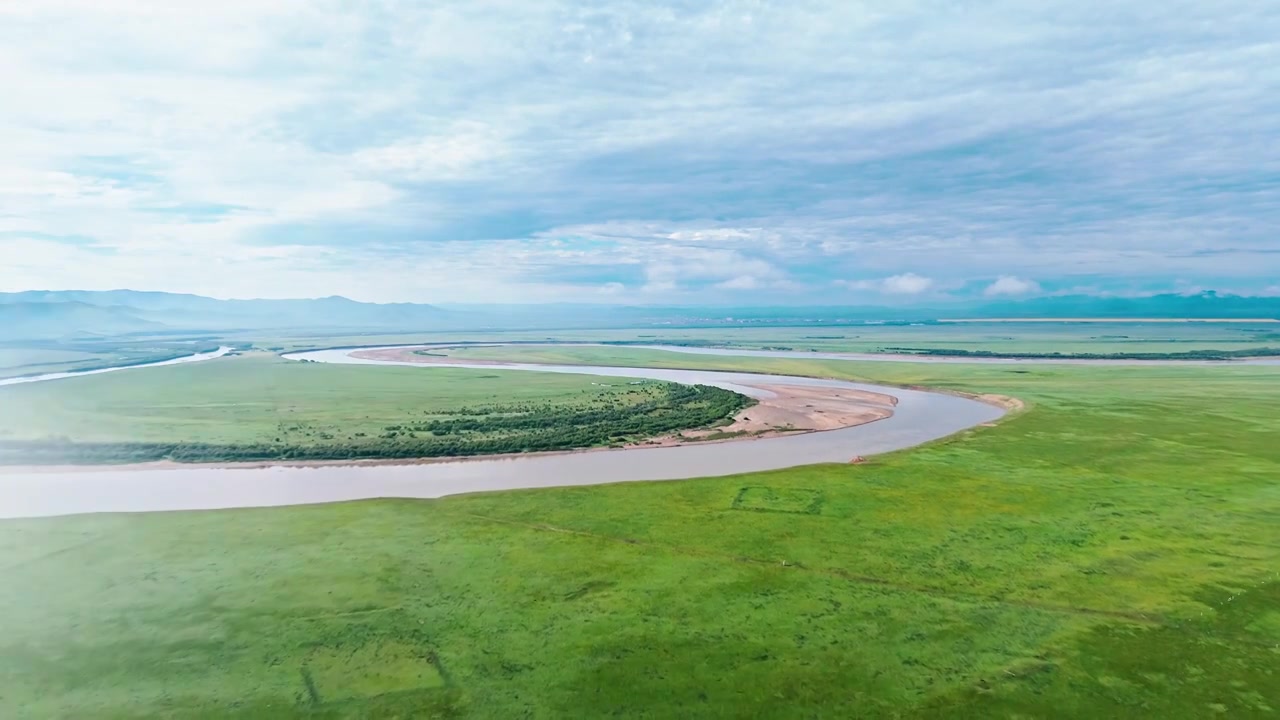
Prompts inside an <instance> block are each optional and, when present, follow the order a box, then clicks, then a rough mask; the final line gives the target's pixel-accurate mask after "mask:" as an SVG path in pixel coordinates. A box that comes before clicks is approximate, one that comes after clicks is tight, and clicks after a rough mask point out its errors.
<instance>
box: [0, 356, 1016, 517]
mask: <svg viewBox="0 0 1280 720" xmlns="http://www.w3.org/2000/svg"><path fill="white" fill-rule="evenodd" d="M352 352H354V350H353V349H342V350H320V351H315V352H308V353H296V354H293V355H289V356H287V357H290V358H292V359H298V360H311V361H313V362H337V363H348V364H359V365H410V366H413V367H418V368H421V369H422V370H423V372H428V371H429V368H431V367H440V365H421V364H416V363H401V362H393V361H377V360H366V359H360V358H353V357H351V355H350V354H351V353H352ZM454 366H455V367H475V368H483V369H484V370H487V371H532V372H555V373H573V374H588V375H603V376H610V377H626V378H647V379H654V380H670V381H674V382H683V383H701V384H705V385H715V386H717V387H722V388H726V389H730V390H735V391H738V392H743V393H746V394H750V395H754V396H757V397H760V396H762V395H765V394H767V391H764V390H760V389H758V388H756V387H752V386H753V385H757V384H760V385H768V384H789V385H810V386H819V387H845V388H855V389H859V390H868V391H872V392H879V393H884V394H886V395H892V396H894V397H896V398H898V405H897V407H896V408H895V410H894V415H893V416H892V417H890V418H887V419H885V420H880V421H877V422H873V423H869V424H866V425H859V426H856V427H852V428H846V429H843V430H832V431H828V432H821V433H809V434H805V435H792V436H784V437H776V438H765V439H758V440H743V441H739V442H728V443H715V444H701V445H697V444H695V445H684V446H678V447H661V448H627V449H620V450H602V451H590V452H577V453H565V454H549V455H529V456H519V457H513V458H502V459H492V458H491V459H474V460H462V461H451V462H441V463H431V464H420V465H362V466H333V465H329V466H316V467H265V468H227V467H177V468H174V467H162V468H146V467H124V468H49V469H37V470H22V471H20V472H18V471H4V470H2V469H0V517H34V516H45V515H66V514H75V513H92V512H145V511H159V510H193V509H212V508H231V507H261V506H276V505H300V504H307V503H323V502H335V501H341V500H356V499H362V498H375V497H407V498H436V497H442V496H445V495H454V494H459V493H468V492H480V491H488V490H509V489H515V488H540V487H559V486H569V485H596V484H601V483H613V482H629V481H637V480H677V479H682V478H691V477H703V476H715V475H729V474H734V473H744V472H753V471H759V470H773V469H778V468H786V467H793V466H796V465H807V464H812V463H823V462H847V461H848V460H849V459H851V458H852V457H854V456H855V455H870V454H874V453H883V452H889V451H892V450H900V449H903V448H908V447H912V446H915V445H919V444H921V443H924V442H928V441H930V440H934V439H937V438H940V437H944V436H947V435H950V434H952V433H955V432H958V431H960V430H963V429H965V428H969V427H972V426H975V425H978V424H980V423H984V422H990V421H992V420H995V419H997V418H999V417H1000V416H1001V415H1003V412H1004V411H1002V410H1001V409H999V408H996V407H993V406H991V405H986V404H984V403H980V402H977V401H974V400H969V399H965V398H960V397H954V396H951V395H943V394H937V393H929V392H920V391H915V390H903V389H898V388H889V387H881V386H877V385H866V384H861V383H847V382H842V381H836V380H819V379H812V378H796V377H780V376H774V375H761V374H752V373H724V372H709V371H696V370H659V369H649V368H616V367H594V366H567V365H566V366H556V365H515V364H513V365H467V364H465V363H459V364H456V365H454Z"/></svg>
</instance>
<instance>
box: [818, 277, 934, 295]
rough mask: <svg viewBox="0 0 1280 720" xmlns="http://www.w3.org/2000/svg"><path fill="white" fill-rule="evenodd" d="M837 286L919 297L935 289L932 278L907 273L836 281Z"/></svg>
mask: <svg viewBox="0 0 1280 720" xmlns="http://www.w3.org/2000/svg"><path fill="white" fill-rule="evenodd" d="M835 284H836V285H840V286H842V287H846V288H849V289H850V290H873V291H876V292H880V293H883V294H885V295H919V294H921V293H923V292H926V291H928V290H929V289H930V288H933V287H934V281H933V279H932V278H928V277H924V276H923V275H917V274H916V273H913V272H906V273H902V274H899V275H890V276H889V277H886V278H881V279H879V280H836V281H835Z"/></svg>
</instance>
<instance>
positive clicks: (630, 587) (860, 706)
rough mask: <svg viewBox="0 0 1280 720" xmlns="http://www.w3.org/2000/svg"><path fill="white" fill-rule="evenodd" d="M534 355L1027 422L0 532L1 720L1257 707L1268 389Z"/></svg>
mask: <svg viewBox="0 0 1280 720" xmlns="http://www.w3.org/2000/svg"><path fill="white" fill-rule="evenodd" d="M508 352H512V353H517V354H519V355H520V356H521V357H523V358H528V357H529V353H527V352H522V351H519V350H509V351H508ZM538 352H550V351H542V350H540V351H538ZM555 352H558V353H565V354H564V355H557V356H556V357H557V358H558V359H572V358H577V359H590V360H591V361H592V362H601V361H608V360H615V361H617V362H618V363H625V364H648V365H664V364H665V365H671V364H675V365H681V366H689V365H696V366H701V367H709V368H710V367H717V368H723V369H753V370H768V371H773V372H783V373H795V374H810V375H822V376H832V377H846V378H853V379H876V380H880V381H887V382H892V383H900V384H909V385H910V384H925V385H932V386H937V387H944V388H953V389H957V390H966V391H977V392H995V393H1001V394H1007V395H1014V396H1017V397H1020V398H1023V399H1024V400H1026V401H1028V402H1029V403H1030V404H1031V408H1032V409H1031V411H1030V412H1027V413H1025V414H1022V415H1019V416H1017V417H1016V418H1014V419H1012V420H1009V421H1007V422H1005V423H1003V424H1001V425H1000V426H998V427H994V428H980V429H977V430H974V431H971V432H968V433H965V434H962V435H960V436H957V437H955V438H952V439H950V440H947V441H943V442H939V443H935V444H933V445H930V446H928V447H924V448H919V449H916V450H913V451H908V452H903V453H897V454H894V455H889V456H884V457H880V458H875V459H873V460H872V461H871V462H869V463H867V464H863V465H856V466H854V465H848V466H845V465H841V466H815V467H808V468H797V469H793V470H787V471H779V472H772V473H762V474H753V475H748V476H738V477H727V478H716V479H706V480H699V481H690V482H674V483H653V484H625V485H614V486H599V487H582V488H566V489H556V490H543V491H525V492H507V493H495V494H487V495H475V496H461V497H453V498H446V499H443V500H436V501H369V502H358V503H348V504H340V505H332V506H320V507H298V508H284V509H270V510H236V511H222V512H201V513H175V514H155V515H142V516H96V517H95V516H83V517H71V518H58V519H47V520H29V521H8V522H3V523H0V568H3V572H4V577H5V582H4V583H3V584H0V715H2V716H5V717H140V716H164V717H174V718H191V717H271V718H277V717H484V718H510V717H532V718H564V717H603V716H609V717H653V718H666V717H744V716H750V717H778V718H795V717H900V718H911V717H919V718H926V717H928V718H932V717H971V718H1001V717H1008V718H1013V717H1017V718H1050V717H1053V718H1057V717H1079V718H1103V717H1126V718H1128V717H1147V718H1211V717H1214V718H1216V717H1232V718H1249V717H1259V718H1261V717H1273V716H1274V713H1275V712H1276V711H1277V710H1278V709H1280V670H1277V668H1280V576H1278V575H1277V571H1278V570H1280V522H1278V521H1280V484H1277V478H1280V446H1278V445H1277V444H1276V443H1275V438H1276V436H1277V433H1280V382H1277V380H1278V379H1280V371H1277V370H1276V369H1274V368H1265V367H1233V368H1177V367H1172V368H1170V367H1158V368H1117V367H1108V368H1099V367H1068V366H1058V367H1054V366H1037V367H1033V368H1006V367H997V366H989V367H983V366H930V365H896V364H882V363H876V364H869V363H868V364H858V363H848V362H818V361H812V360H778V359H761V358H749V359H744V358H724V357H693V356H672V355H671V354H667V353H657V352H642V351H636V350H620V349H573V350H569V349H557V350H556V351H555ZM606 354H608V355H607V356H606Z"/></svg>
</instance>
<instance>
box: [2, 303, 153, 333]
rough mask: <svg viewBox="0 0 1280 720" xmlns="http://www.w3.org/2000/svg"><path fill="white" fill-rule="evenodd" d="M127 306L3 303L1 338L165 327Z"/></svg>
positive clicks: (123, 331)
mask: <svg viewBox="0 0 1280 720" xmlns="http://www.w3.org/2000/svg"><path fill="white" fill-rule="evenodd" d="M162 329H164V326H163V325H161V324H160V323H156V322H151V321H149V320H144V319H142V318H140V317H138V316H136V315H134V314H133V313H131V312H130V311H128V310H127V309H124V308H119V307H98V306H96V305H90V304H88V303H83V302H22V303H0V340H30V339H42V338H51V337H70V336H86V335H99V336H109V335H124V334H126V333H136V332H144V331H147V330H162Z"/></svg>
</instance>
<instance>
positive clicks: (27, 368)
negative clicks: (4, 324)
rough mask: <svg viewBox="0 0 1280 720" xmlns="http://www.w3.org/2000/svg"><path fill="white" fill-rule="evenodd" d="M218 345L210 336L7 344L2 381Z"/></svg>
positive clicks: (2, 350)
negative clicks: (153, 339)
mask: <svg viewBox="0 0 1280 720" xmlns="http://www.w3.org/2000/svg"><path fill="white" fill-rule="evenodd" d="M217 348H218V343H217V342H211V341H209V340H208V339H201V340H193V341H167V342H166V341H151V342H147V341H136V342H119V341H99V342H89V341H85V342H65V343H59V342H52V341H50V342H46V343H34V344H25V343H4V344H0V380H2V379H4V378H9V377H19V376H29V375H43V374H46V373H59V372H79V371H83V370H95V369H97V368H104V367H114V366H117V365H140V364H143V363H149V362H158V361H160V360H169V359H171V358H175V357H181V356H183V355H191V354H194V353H197V352H204V351H208V350H216V349H217Z"/></svg>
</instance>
